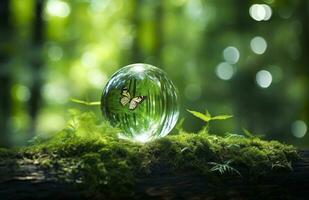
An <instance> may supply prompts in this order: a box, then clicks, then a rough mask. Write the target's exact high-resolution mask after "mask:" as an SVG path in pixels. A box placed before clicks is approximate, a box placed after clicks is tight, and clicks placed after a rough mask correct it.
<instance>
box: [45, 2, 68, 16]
mask: <svg viewBox="0 0 309 200" xmlns="http://www.w3.org/2000/svg"><path fill="white" fill-rule="evenodd" d="M70 12H71V9H70V6H69V4H68V3H66V2H63V1H59V0H49V1H48V2H47V13H48V14H49V15H50V16H55V17H62V18H65V17H67V16H69V14H70Z"/></svg>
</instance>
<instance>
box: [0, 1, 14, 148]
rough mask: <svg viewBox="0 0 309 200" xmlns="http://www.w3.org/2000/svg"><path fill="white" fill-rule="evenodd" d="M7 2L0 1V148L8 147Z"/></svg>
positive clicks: (8, 23) (8, 36)
mask: <svg viewBox="0 0 309 200" xmlns="http://www.w3.org/2000/svg"><path fill="white" fill-rule="evenodd" d="M9 4H10V1H9V0H1V1H0V146H9V145H10V142H11V141H10V137H9V136H10V132H9V117H10V116H11V107H12V106H11V85H12V80H11V74H10V67H9V56H10V36H11V32H12V31H11V25H10V14H9Z"/></svg>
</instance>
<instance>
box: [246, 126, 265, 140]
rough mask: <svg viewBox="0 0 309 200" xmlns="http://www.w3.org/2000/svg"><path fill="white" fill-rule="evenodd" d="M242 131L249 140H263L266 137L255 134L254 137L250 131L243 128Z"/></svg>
mask: <svg viewBox="0 0 309 200" xmlns="http://www.w3.org/2000/svg"><path fill="white" fill-rule="evenodd" d="M242 131H243V133H244V135H245V136H246V137H247V138H252V139H253V138H263V137H265V135H263V134H257V135H256V134H255V135H253V134H252V133H251V132H250V131H248V130H247V129H245V128H242Z"/></svg>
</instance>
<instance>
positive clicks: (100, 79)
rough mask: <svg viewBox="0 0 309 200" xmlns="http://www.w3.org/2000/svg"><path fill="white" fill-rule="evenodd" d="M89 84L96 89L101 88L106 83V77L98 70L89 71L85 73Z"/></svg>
mask: <svg viewBox="0 0 309 200" xmlns="http://www.w3.org/2000/svg"><path fill="white" fill-rule="evenodd" d="M87 78H88V81H89V83H90V84H91V85H92V86H93V87H96V88H102V87H103V86H104V84H105V83H106V82H107V77H106V75H105V74H103V73H102V72H101V71H100V70H99V69H91V70H89V71H88V73H87Z"/></svg>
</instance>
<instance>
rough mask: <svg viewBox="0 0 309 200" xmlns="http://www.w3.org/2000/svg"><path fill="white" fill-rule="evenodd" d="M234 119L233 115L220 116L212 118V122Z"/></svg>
mask: <svg viewBox="0 0 309 200" xmlns="http://www.w3.org/2000/svg"><path fill="white" fill-rule="evenodd" d="M231 117H233V116H232V115H218V116H215V117H211V119H210V120H226V119H229V118H231Z"/></svg>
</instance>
